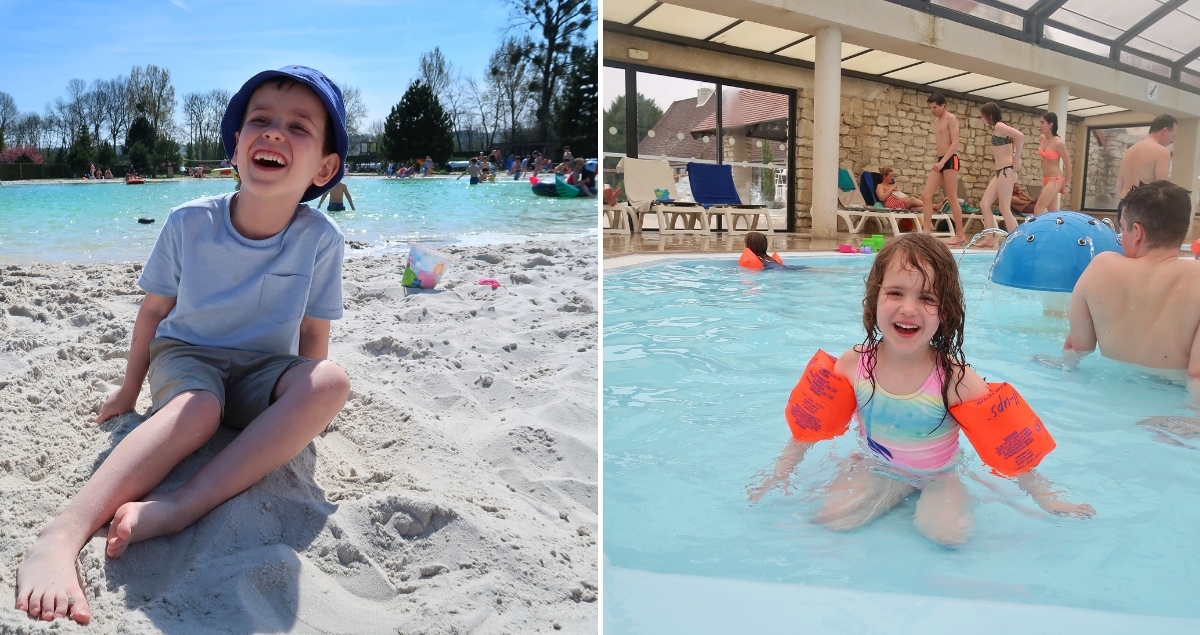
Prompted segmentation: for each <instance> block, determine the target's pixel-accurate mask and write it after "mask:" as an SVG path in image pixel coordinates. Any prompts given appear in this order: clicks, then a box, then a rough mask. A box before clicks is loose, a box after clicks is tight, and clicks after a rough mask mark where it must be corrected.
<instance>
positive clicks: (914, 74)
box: [887, 62, 962, 84]
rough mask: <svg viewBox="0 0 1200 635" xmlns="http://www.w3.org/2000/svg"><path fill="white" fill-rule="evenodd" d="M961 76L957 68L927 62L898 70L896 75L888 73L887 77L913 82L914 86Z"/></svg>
mask: <svg viewBox="0 0 1200 635" xmlns="http://www.w3.org/2000/svg"><path fill="white" fill-rule="evenodd" d="M961 74H962V71H960V70H958V69H957V68H950V67H949V66H941V65H940V64H930V63H928V62H926V63H924V64H917V65H916V66H910V67H908V68H904V69H901V70H898V71H896V72H894V73H888V74H887V76H888V77H891V78H892V79H898V80H900V81H905V82H913V83H914V84H928V83H930V82H935V81H937V80H939V79H946V78H948V77H952V76H954V75H961Z"/></svg>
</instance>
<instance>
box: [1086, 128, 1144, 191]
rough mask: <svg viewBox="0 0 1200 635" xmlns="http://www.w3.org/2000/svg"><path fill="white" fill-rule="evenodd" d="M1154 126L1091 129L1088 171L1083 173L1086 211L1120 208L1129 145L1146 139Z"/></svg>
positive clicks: (1089, 134)
mask: <svg viewBox="0 0 1200 635" xmlns="http://www.w3.org/2000/svg"><path fill="white" fill-rule="evenodd" d="M1148 132H1150V126H1136V127H1131V128H1088V144H1087V163H1086V165H1087V169H1086V170H1085V171H1084V173H1083V209H1084V210H1102V211H1115V210H1116V209H1117V201H1118V199H1117V173H1118V172H1119V171H1120V169H1121V157H1123V156H1125V151H1126V150H1128V149H1129V146H1131V145H1133V144H1135V143H1137V142H1138V141H1141V140H1142V139H1144V138H1146V134H1147V133H1148Z"/></svg>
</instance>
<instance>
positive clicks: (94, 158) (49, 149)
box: [0, 0, 599, 174]
mask: <svg viewBox="0 0 1200 635" xmlns="http://www.w3.org/2000/svg"><path fill="white" fill-rule="evenodd" d="M506 1H507V2H508V4H509V5H510V6H511V9H512V14H511V16H510V22H509V25H508V27H509V32H510V34H509V35H507V36H505V37H504V38H503V40H502V41H501V43H500V45H499V46H498V47H497V48H496V49H495V50H494V51H493V52H492V54H491V55H490V56H489V57H488V58H487V59H486V60H483V61H482V66H483V69H482V73H481V75H479V76H472V75H467V74H465V73H464V72H463V71H462V70H461V69H457V68H455V67H454V66H453V65H452V64H451V63H450V62H449V61H448V60H447V59H446V57H445V55H443V54H442V52H441V50H440V49H439V48H434V50H433V51H430V52H427V53H424V54H422V55H421V56H420V59H419V61H418V73H417V79H415V80H414V81H413V82H412V83H411V84H410V85H409V87H408V89H407V90H406V91H405V93H404V95H403V96H402V97H401V100H400V101H399V102H398V103H397V104H396V105H395V106H393V107H392V109H391V112H390V113H389V114H388V116H387V117H385V118H382V119H376V120H374V121H371V122H369V123H368V122H367V116H368V112H367V108H366V106H365V104H364V102H363V98H362V92H361V91H360V90H359V89H358V88H356V87H353V86H349V85H345V84H339V87H340V88H341V89H342V93H343V98H344V99H345V102H346V115H347V129H348V132H349V133H350V136H351V141H352V145H351V154H352V155H353V154H355V153H356V151H357V143H356V142H357V141H361V140H363V139H364V138H368V137H374V138H375V140H376V141H378V142H379V148H380V149H381V151H382V152H383V153H384V155H385V156H384V157H382V158H384V159H391V160H397V161H408V160H411V159H413V158H420V157H424V156H427V155H428V156H432V157H434V159H435V160H437V161H438V162H442V161H444V160H445V159H447V158H448V157H449V156H450V155H451V154H454V153H467V152H472V151H476V150H486V149H489V148H490V147H493V146H495V145H497V144H501V143H514V144H522V143H525V144H540V145H543V146H545V148H546V150H549V149H550V147H551V146H554V147H556V148H557V147H560V146H562V145H569V146H571V147H572V148H574V149H575V154H576V155H578V156H595V153H596V150H597V139H596V121H597V117H598V114H599V113H598V111H597V98H598V73H599V69H598V51H597V43H596V42H595V41H593V42H590V43H587V42H584V41H583V35H584V34H585V32H586V31H587V29H588V28H589V27H590V26H591V25H592V23H593V22H594V21H595V19H596V13H595V10H594V8H593V5H592V4H591V2H590V1H588V0H506ZM524 31H528V32H531V33H532V34H533V37H531V35H530V34H529V33H525V32H524ZM230 97H231V93H230V91H228V90H225V89H214V90H210V91H207V92H199V93H188V94H186V95H184V96H183V99H182V102H177V100H176V94H175V88H174V86H173V85H172V83H171V75H170V71H168V70H167V69H165V68H160V67H158V66H155V65H154V64H148V65H146V66H145V67H138V66H135V67H133V69H132V70H131V71H130V73H129V75H128V76H125V75H122V76H118V77H116V78H114V79H97V80H94V81H93V82H92V84H91V85H90V86H89V85H88V84H87V83H86V82H85V81H84V80H82V79H72V80H70V81H68V82H67V86H66V96H65V97H59V98H56V99H55V101H54V102H53V103H50V104H47V105H46V108H45V111H44V112H43V113H42V114H38V113H36V112H26V113H21V112H20V111H19V109H18V108H17V106H16V103H15V101H14V100H13V98H12V96H11V95H9V94H7V93H4V92H2V91H0V151H3V150H4V148H5V147H6V146H8V147H9V152H6V153H4V156H8V155H12V154H13V152H12V150H13V148H29V149H30V153H33V154H39V155H44V156H45V160H46V161H48V162H53V163H66V164H69V165H70V166H71V168H72V169H74V170H83V169H86V168H87V166H88V164H90V163H96V164H98V165H102V166H109V165H116V164H118V163H121V164H132V165H133V167H134V168H135V169H138V170H139V172H148V173H151V174H153V173H155V172H157V171H158V170H159V169H161V167H162V166H165V165H167V164H172V165H174V166H180V165H182V164H183V162H184V159H185V157H186V159H187V160H189V161H218V160H220V159H222V158H224V156H225V154H224V149H223V148H222V147H221V141H220V122H221V117H222V115H223V114H224V111H225V106H226V105H227V104H228V103H229V99H230ZM177 108H178V113H179V115H180V118H179V119H178V120H177V119H176V111H177ZM118 149H123V150H124V154H123V156H120V157H119V156H118ZM18 156H19V153H18ZM26 158H27V159H29V160H33V159H32V158H31V157H26ZM39 159H40V156H39Z"/></svg>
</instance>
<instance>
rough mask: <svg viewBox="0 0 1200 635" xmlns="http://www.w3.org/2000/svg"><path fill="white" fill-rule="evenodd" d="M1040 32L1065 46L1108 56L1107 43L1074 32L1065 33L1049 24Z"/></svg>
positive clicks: (1048, 38)
mask: <svg viewBox="0 0 1200 635" xmlns="http://www.w3.org/2000/svg"><path fill="white" fill-rule="evenodd" d="M1042 34H1043V35H1044V36H1045V38H1046V39H1047V40H1050V41H1052V42H1058V43H1059V44H1066V45H1067V46H1073V47H1075V48H1077V49H1079V50H1081V51H1087V52H1088V53H1093V54H1095V55H1103V56H1104V57H1108V52H1109V46H1108V45H1107V44H1101V43H1100V42H1097V41H1095V40H1089V39H1087V38H1085V37H1079V36H1078V35H1075V34H1074V33H1067V32H1066V31H1063V30H1062V29H1056V28H1054V27H1052V26H1050V25H1046V28H1045V29H1044V30H1043V31H1042Z"/></svg>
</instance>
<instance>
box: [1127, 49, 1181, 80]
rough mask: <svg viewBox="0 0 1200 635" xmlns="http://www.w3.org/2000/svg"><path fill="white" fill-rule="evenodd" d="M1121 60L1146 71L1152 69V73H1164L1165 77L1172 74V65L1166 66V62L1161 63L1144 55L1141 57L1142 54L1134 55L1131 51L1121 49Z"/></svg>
mask: <svg viewBox="0 0 1200 635" xmlns="http://www.w3.org/2000/svg"><path fill="white" fill-rule="evenodd" d="M1121 61H1122V62H1124V63H1125V64H1128V65H1130V66H1133V67H1134V68H1140V69H1142V70H1145V71H1150V72H1151V73H1158V74H1159V75H1162V76H1164V77H1170V76H1171V67H1170V66H1166V65H1164V64H1159V63H1158V62H1155V61H1152V60H1148V59H1146V58H1144V57H1141V56H1140V55H1134V54H1133V53H1130V52H1129V51H1121Z"/></svg>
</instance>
